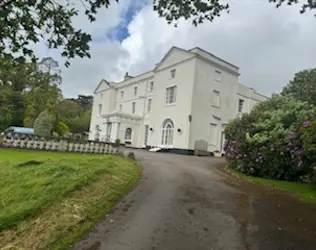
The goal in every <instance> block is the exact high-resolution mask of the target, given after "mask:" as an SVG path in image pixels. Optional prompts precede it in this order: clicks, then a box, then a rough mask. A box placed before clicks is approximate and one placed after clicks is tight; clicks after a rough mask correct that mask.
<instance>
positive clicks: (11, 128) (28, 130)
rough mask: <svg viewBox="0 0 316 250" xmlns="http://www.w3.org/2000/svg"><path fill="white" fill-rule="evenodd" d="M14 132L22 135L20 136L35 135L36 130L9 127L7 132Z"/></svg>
mask: <svg viewBox="0 0 316 250" xmlns="http://www.w3.org/2000/svg"><path fill="white" fill-rule="evenodd" d="M9 130H11V131H12V130H13V132H15V133H20V134H28V135H32V134H34V128H25V127H14V126H11V127H8V128H7V129H6V130H5V131H9Z"/></svg>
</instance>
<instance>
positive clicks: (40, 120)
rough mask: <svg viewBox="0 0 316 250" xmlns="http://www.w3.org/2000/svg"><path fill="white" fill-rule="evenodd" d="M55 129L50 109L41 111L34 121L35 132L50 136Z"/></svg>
mask: <svg viewBox="0 0 316 250" xmlns="http://www.w3.org/2000/svg"><path fill="white" fill-rule="evenodd" d="M52 129H53V122H52V117H51V114H50V113H49V111H48V110H44V111H43V112H41V113H40V114H39V115H38V117H37V118H36V120H35V122H34V134H35V135H39V136H50V135H51V133H52Z"/></svg>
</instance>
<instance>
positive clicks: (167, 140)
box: [161, 118, 174, 147]
mask: <svg viewBox="0 0 316 250" xmlns="http://www.w3.org/2000/svg"><path fill="white" fill-rule="evenodd" d="M161 131H162V132H161V145H162V146H165V147H171V146H172V145H173V139H174V138H173V137H174V123H173V121H172V120H171V119H169V118H167V119H165V120H164V121H163V123H162V129H161Z"/></svg>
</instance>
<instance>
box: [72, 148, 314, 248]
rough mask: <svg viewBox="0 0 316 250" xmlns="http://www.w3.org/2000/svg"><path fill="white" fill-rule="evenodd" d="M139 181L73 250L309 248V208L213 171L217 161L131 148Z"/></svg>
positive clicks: (311, 209)
mask: <svg viewBox="0 0 316 250" xmlns="http://www.w3.org/2000/svg"><path fill="white" fill-rule="evenodd" d="M134 152H135V155H136V158H137V160H139V161H140V162H141V164H142V165H143V166H144V171H143V179H142V181H141V183H140V184H139V185H138V186H137V187H136V188H135V189H134V190H133V191H132V192H131V193H130V194H129V195H127V197H125V198H124V199H123V200H122V201H121V202H119V204H118V205H117V206H116V208H115V209H114V211H113V213H112V214H110V215H108V216H107V217H106V218H105V219H104V220H103V221H102V222H101V223H100V224H98V225H97V226H96V228H95V229H94V230H93V231H92V232H90V233H88V234H87V235H86V236H85V238H84V240H82V241H80V242H78V243H77V244H76V245H75V246H74V247H73V249H74V250H79V249H80V250H83V249H84V250H96V249H100V250H150V249H156V250H195V249H197V250H199V249H201V250H202V249H203V250H204V249H212V250H220V249H223V250H235V249H236V250H237V249H238V250H239V249H240V250H248V249H254V250H257V249H258V250H259V249H263V250H274V249H275V250H276V249H278V250H282V249H284V250H285V249H286V250H289V249H300V250H306V249H316V210H315V207H313V206H309V205H305V204H302V203H300V202H298V201H297V200H296V199H294V198H291V197H290V196H288V195H285V194H283V193H279V192H277V191H275V190H269V189H265V188H261V187H257V186H254V185H251V184H247V183H243V182H240V181H238V180H236V179H235V178H232V177H231V176H229V175H227V174H224V173H222V172H221V171H219V170H218V169H217V168H216V166H218V165H219V164H223V163H224V160H223V159H218V158H211V157H195V156H182V155H174V154H164V153H150V152H145V151H141V150H135V151H134Z"/></svg>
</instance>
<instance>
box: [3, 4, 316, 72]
mask: <svg viewBox="0 0 316 250" xmlns="http://www.w3.org/2000/svg"><path fill="white" fill-rule="evenodd" d="M116 1H117V2H118V0H116ZM269 1H270V2H274V3H276V4H277V7H279V6H281V5H282V4H285V3H287V4H293V3H298V0H269ZM78 4H82V6H79V5H78ZM109 5H110V0H81V1H76V0H67V1H56V0H19V1H17V0H2V1H1V2H0V55H15V54H19V53H20V54H23V55H24V57H25V56H31V57H33V59H35V57H34V51H33V49H32V43H38V42H39V41H40V39H43V40H44V42H45V44H47V45H48V47H49V48H55V49H57V48H59V49H61V50H62V56H63V57H66V58H67V59H72V58H74V57H76V56H79V57H90V54H89V49H90V46H89V42H90V41H91V35H90V34H87V33H86V32H84V31H82V30H81V29H76V28H75V27H74V26H73V23H72V19H73V17H74V16H77V15H78V14H79V9H80V8H81V7H83V8H84V10H85V12H84V13H85V15H86V17H87V18H88V19H89V21H90V22H94V21H95V20H96V14H97V12H98V10H99V9H101V8H108V7H109ZM153 8H154V10H155V11H156V12H158V14H159V16H160V17H163V18H165V19H166V20H167V22H168V23H175V24H176V22H177V21H178V20H179V19H180V18H185V19H192V23H193V24H194V25H198V24H200V23H202V22H203V21H205V20H209V21H212V20H213V19H214V18H215V17H217V16H220V14H221V13H222V11H228V9H229V6H228V4H225V3H222V2H221V1H220V0H182V1H179V0H153ZM315 8H316V4H315V1H314V0H310V1H308V2H307V3H306V4H303V5H302V11H301V12H302V13H303V12H305V11H306V10H308V9H315ZM7 49H9V52H8V51H7ZM66 66H69V61H68V60H67V61H66Z"/></svg>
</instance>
